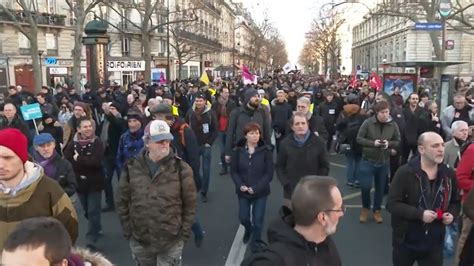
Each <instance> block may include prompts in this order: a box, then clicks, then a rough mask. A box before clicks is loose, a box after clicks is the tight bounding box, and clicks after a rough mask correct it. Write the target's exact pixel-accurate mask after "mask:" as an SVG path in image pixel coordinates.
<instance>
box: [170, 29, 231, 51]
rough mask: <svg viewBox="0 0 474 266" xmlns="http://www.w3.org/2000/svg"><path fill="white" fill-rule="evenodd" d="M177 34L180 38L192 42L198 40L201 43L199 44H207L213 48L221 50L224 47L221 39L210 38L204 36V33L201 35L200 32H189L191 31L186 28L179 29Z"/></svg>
mask: <svg viewBox="0 0 474 266" xmlns="http://www.w3.org/2000/svg"><path fill="white" fill-rule="evenodd" d="M177 35H178V36H179V37H180V38H183V39H187V40H190V41H192V42H196V43H199V44H202V45H206V46H209V47H212V48H213V49H216V50H221V49H222V44H221V43H220V42H219V41H217V40H212V39H209V38H207V37H206V36H203V35H199V34H196V33H193V32H189V31H186V30H179V31H178V32H177Z"/></svg>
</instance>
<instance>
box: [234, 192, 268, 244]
mask: <svg viewBox="0 0 474 266" xmlns="http://www.w3.org/2000/svg"><path fill="white" fill-rule="evenodd" d="M238 199H239V219H240V223H241V224H242V225H243V226H244V227H245V230H252V241H256V240H262V230H263V220H264V217H265V208H266V206H267V197H266V196H265V197H260V198H255V199H248V198H244V197H240V196H239V197H238ZM250 208H252V222H250Z"/></svg>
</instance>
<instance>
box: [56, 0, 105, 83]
mask: <svg viewBox="0 0 474 266" xmlns="http://www.w3.org/2000/svg"><path fill="white" fill-rule="evenodd" d="M65 1H66V4H67V5H68V6H69V8H70V10H71V11H72V12H73V14H74V17H75V18H74V26H73V27H74V48H73V49H72V60H73V65H72V83H73V86H74V88H75V89H76V91H81V83H80V81H81V55H82V37H83V36H84V24H85V21H86V17H87V14H88V13H89V12H91V11H92V9H93V8H94V7H95V6H97V5H98V4H99V3H102V0H65Z"/></svg>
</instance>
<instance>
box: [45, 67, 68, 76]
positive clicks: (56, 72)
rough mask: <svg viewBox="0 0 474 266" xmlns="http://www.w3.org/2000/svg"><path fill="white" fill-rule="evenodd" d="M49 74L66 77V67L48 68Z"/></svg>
mask: <svg viewBox="0 0 474 266" xmlns="http://www.w3.org/2000/svg"><path fill="white" fill-rule="evenodd" d="M49 74H51V75H67V68H66V67H50V68H49Z"/></svg>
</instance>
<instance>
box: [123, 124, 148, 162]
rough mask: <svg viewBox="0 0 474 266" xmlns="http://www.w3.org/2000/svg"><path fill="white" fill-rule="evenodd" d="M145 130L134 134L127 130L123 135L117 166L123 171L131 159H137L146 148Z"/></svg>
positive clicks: (139, 130)
mask: <svg viewBox="0 0 474 266" xmlns="http://www.w3.org/2000/svg"><path fill="white" fill-rule="evenodd" d="M143 132H144V131H143V129H142V128H140V129H138V131H136V132H134V133H132V132H130V130H127V131H126V132H125V133H123V134H122V136H121V137H120V140H119V144H118V148H117V166H118V167H119V168H120V169H122V168H123V166H124V165H125V162H127V161H128V160H129V159H130V158H132V157H135V156H136V155H137V154H138V153H140V151H141V150H142V149H143V147H144V146H145V144H144V142H143V134H144V133H143Z"/></svg>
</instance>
